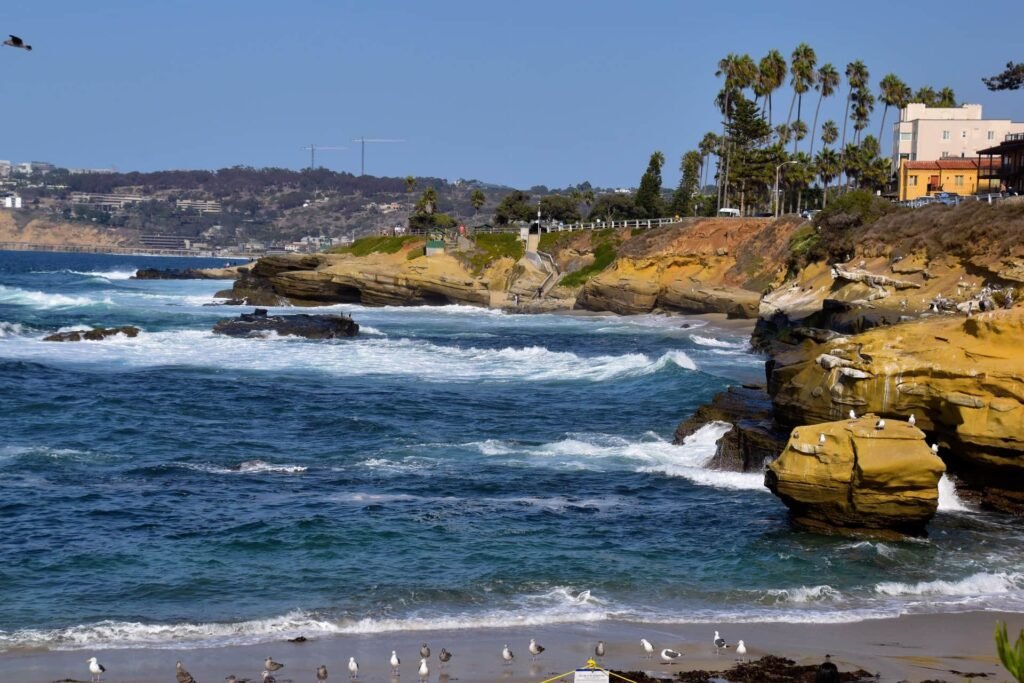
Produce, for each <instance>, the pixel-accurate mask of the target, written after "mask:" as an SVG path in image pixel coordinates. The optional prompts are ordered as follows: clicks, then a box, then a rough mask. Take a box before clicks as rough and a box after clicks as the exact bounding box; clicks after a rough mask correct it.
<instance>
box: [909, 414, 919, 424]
mask: <svg viewBox="0 0 1024 683" xmlns="http://www.w3.org/2000/svg"><path fill="white" fill-rule="evenodd" d="M907 424H908V425H910V426H911V427H913V426H914V425H916V424H917V418H916V417H914V414H913V413H911V414H910V419H908V420H907Z"/></svg>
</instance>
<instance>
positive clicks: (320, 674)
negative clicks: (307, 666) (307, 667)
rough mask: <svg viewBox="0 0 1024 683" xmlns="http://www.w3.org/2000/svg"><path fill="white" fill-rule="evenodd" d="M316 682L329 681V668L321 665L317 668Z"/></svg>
mask: <svg viewBox="0 0 1024 683" xmlns="http://www.w3.org/2000/svg"><path fill="white" fill-rule="evenodd" d="M316 680H317V681H318V682H319V683H324V681H326V680H327V666H326V665H324V664H321V665H320V666H318V667H317V668H316Z"/></svg>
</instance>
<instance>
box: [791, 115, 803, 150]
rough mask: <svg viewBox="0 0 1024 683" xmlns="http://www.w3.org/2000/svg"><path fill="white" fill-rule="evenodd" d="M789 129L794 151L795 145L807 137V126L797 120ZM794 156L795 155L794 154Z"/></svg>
mask: <svg viewBox="0 0 1024 683" xmlns="http://www.w3.org/2000/svg"><path fill="white" fill-rule="evenodd" d="M789 129H790V130H791V131H793V148H794V149H795V148H796V145H797V143H798V142H800V141H801V140H803V139H804V138H805V137H807V124H806V123H804V122H803V121H801V120H800V119H797V120H796V121H794V122H793V124H792V125H791V126H790V127H789ZM794 154H796V153H795V152H794Z"/></svg>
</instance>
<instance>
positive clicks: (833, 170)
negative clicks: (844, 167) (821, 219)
mask: <svg viewBox="0 0 1024 683" xmlns="http://www.w3.org/2000/svg"><path fill="white" fill-rule="evenodd" d="M814 167H815V170H817V172H818V175H819V176H820V177H821V184H822V185H823V186H824V189H823V190H822V193H821V208H823V209H824V208H825V207H826V206H828V186H829V184H830V183H831V182H832V181H833V180H834V179H835V178H836V177H838V176H839V172H840V170H841V166H840V165H839V155H838V154H836V151H835V150H834V149H831V148H829V147H826V148H825V149H823V150H821V151H820V152H818V156H817V157H815V159H814Z"/></svg>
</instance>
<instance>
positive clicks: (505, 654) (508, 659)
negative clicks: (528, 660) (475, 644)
mask: <svg viewBox="0 0 1024 683" xmlns="http://www.w3.org/2000/svg"><path fill="white" fill-rule="evenodd" d="M515 657H516V656H515V655H514V654H512V650H510V649H508V643H505V647H503V648H502V649H501V658H502V659H504V660H505V663H506V664H511V663H512V660H513V659H515Z"/></svg>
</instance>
